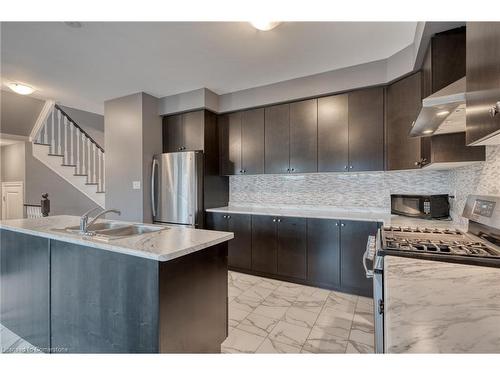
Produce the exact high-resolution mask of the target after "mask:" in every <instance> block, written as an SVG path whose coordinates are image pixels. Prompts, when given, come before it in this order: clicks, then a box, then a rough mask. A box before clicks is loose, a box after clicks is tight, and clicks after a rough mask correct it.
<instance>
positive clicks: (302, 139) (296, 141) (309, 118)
mask: <svg viewBox="0 0 500 375" xmlns="http://www.w3.org/2000/svg"><path fill="white" fill-rule="evenodd" d="M317 171H318V100H317V99H310V100H303V101H301V102H295V103H291V104H290V172H292V173H306V172H317Z"/></svg>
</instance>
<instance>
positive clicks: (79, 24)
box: [64, 21, 83, 29]
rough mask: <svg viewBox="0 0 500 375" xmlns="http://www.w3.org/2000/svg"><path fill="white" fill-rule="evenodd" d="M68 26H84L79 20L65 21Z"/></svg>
mask: <svg viewBox="0 0 500 375" xmlns="http://www.w3.org/2000/svg"><path fill="white" fill-rule="evenodd" d="M64 23H65V24H66V26H69V27H72V28H74V29H79V28H80V27H82V26H83V24H82V23H81V22H78V21H70V22H64Z"/></svg>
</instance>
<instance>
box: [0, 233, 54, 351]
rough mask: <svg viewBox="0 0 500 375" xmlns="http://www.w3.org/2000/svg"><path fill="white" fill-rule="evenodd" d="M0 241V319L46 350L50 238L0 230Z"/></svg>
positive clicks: (47, 347) (20, 334) (48, 344)
mask: <svg viewBox="0 0 500 375" xmlns="http://www.w3.org/2000/svg"><path fill="white" fill-rule="evenodd" d="M0 244H1V249H0V259H1V262H0V264H1V270H0V280H1V281H0V314H1V315H0V316H1V322H0V323H1V324H2V325H4V326H5V327H6V328H8V329H9V330H11V331H12V332H14V333H15V334H17V335H18V336H20V337H21V338H23V339H24V340H26V341H28V342H29V343H31V344H33V345H35V346H36V347H38V348H39V349H41V350H42V351H44V352H48V351H49V350H50V340H49V337H50V332H49V240H47V239H46V238H40V237H34V236H30V235H27V234H22V233H17V232H12V231H8V230H0ZM3 345H4V343H2V346H3ZM3 349H4V350H8V348H7V347H4V348H3Z"/></svg>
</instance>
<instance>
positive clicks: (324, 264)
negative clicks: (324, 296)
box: [307, 219, 340, 287]
mask: <svg viewBox="0 0 500 375" xmlns="http://www.w3.org/2000/svg"><path fill="white" fill-rule="evenodd" d="M307 280H308V281H309V282H312V283H315V284H319V285H321V286H331V287H338V286H339V285H340V221H339V220H328V219H307Z"/></svg>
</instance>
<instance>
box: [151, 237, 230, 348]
mask: <svg viewBox="0 0 500 375" xmlns="http://www.w3.org/2000/svg"><path fill="white" fill-rule="evenodd" d="M159 270H160V274H159V289H160V291H159V301H160V302H159V304H160V306H159V311H160V312H159V345H160V352H161V353H220V345H221V344H222V342H223V341H224V340H225V339H226V337H227V333H228V332H227V330H228V328H227V327H228V313H227V311H228V310H227V309H228V303H227V301H228V293H227V288H228V286H227V283H228V279H227V242H224V243H221V244H218V245H214V246H211V247H209V248H207V249H204V250H200V251H197V252H195V253H192V254H189V255H186V256H184V257H181V258H177V259H174V260H172V261H168V262H161V263H160V264H159Z"/></svg>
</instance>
